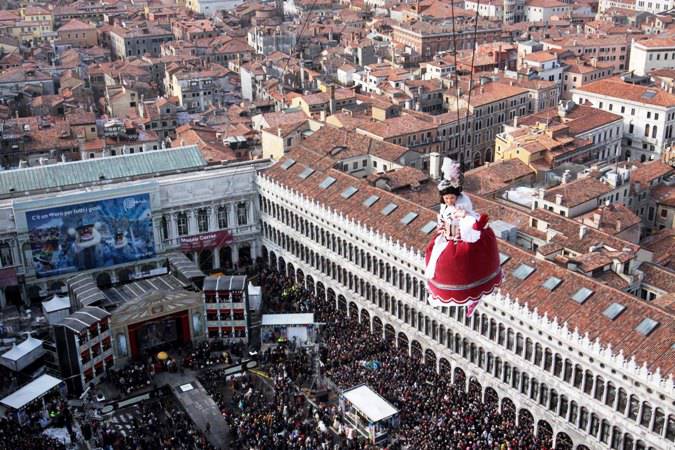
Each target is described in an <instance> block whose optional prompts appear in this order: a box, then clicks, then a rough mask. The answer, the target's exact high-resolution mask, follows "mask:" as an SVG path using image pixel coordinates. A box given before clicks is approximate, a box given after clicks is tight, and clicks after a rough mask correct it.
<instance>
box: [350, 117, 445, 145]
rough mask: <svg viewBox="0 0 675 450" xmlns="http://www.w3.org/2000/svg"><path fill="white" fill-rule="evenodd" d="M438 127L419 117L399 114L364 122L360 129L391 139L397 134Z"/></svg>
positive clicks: (418, 131)
mask: <svg viewBox="0 0 675 450" xmlns="http://www.w3.org/2000/svg"><path fill="white" fill-rule="evenodd" d="M436 128H437V127H436V126H435V125H433V124H430V123H428V122H425V121H423V120H420V119H417V118H415V117H412V116H409V115H403V116H397V117H392V118H390V119H387V120H385V121H383V122H380V121H375V120H373V121H370V122H364V123H362V124H361V125H360V126H359V127H358V129H360V130H363V131H366V132H368V133H371V134H373V135H375V136H379V137H381V138H382V139H390V138H393V137H396V136H401V135H406V134H412V133H420V132H425V131H431V130H434V129H436Z"/></svg>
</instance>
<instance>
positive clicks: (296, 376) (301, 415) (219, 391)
mask: <svg viewBox="0 0 675 450" xmlns="http://www.w3.org/2000/svg"><path fill="white" fill-rule="evenodd" d="M261 363H262V366H263V367H264V368H265V370H266V373H267V378H259V377H256V376H253V375H251V374H245V375H243V376H241V377H238V378H233V379H230V380H229V381H228V382H227V384H225V381H224V380H225V376H224V374H223V372H222V369H221V370H211V371H207V372H206V373H204V374H203V376H202V377H200V380H201V382H202V384H203V385H204V386H205V388H206V389H207V391H208V392H209V394H210V395H211V397H212V398H213V399H214V400H216V402H217V403H218V405H219V407H220V408H221V411H222V413H223V415H224V416H225V418H226V421H227V424H228V427H229V433H230V434H229V440H230V446H231V448H245V449H260V450H277V449H279V450H301V449H302V450H305V449H322V450H338V449H340V450H341V449H346V450H350V449H364V448H367V445H366V444H365V443H364V442H363V440H356V439H351V440H350V439H347V438H346V436H345V434H344V433H335V432H334V431H332V430H331V429H330V427H333V428H334V429H335V428H336V427H337V428H340V427H341V425H342V423H341V422H340V417H339V414H338V410H337V407H336V406H335V405H330V406H329V405H320V406H314V405H312V404H310V403H308V402H307V401H306V400H305V397H304V395H303V393H302V392H301V388H302V387H303V386H305V387H306V386H308V385H309V384H310V383H311V376H310V374H311V373H312V371H311V366H310V364H311V358H310V355H309V354H308V353H307V352H305V351H303V350H298V351H297V352H293V353H285V352H268V353H266V354H264V355H262V357H261ZM225 386H226V389H224V387H225Z"/></svg>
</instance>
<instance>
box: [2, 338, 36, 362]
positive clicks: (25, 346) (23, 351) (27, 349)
mask: <svg viewBox="0 0 675 450" xmlns="http://www.w3.org/2000/svg"><path fill="white" fill-rule="evenodd" d="M38 348H40V349H41V348H42V341H41V340H40V339H35V338H34V337H32V336H28V339H26V340H25V341H23V342H22V343H20V344H19V345H15V346H14V347H12V348H11V349H10V350H8V351H6V352H5V353H3V354H2V356H1V357H2V359H6V360H8V361H14V362H16V361H18V360H20V359H21V358H23V357H24V356H26V355H28V354H30V353H31V352H33V351H34V350H36V349H38Z"/></svg>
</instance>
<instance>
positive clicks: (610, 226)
mask: <svg viewBox="0 0 675 450" xmlns="http://www.w3.org/2000/svg"><path fill="white" fill-rule="evenodd" d="M596 219H597V220H596ZM575 220H578V221H579V222H581V223H583V224H584V225H588V226H591V227H593V228H595V229H597V230H601V231H604V232H605V233H607V234H617V233H620V232H622V231H624V230H626V229H628V228H631V227H633V226H635V225H639V224H640V217H638V216H637V215H635V213H633V211H631V210H630V208H628V207H626V206H624V205H622V204H620V203H618V204H610V205H608V206H601V207H600V208H598V209H596V210H593V211H590V212H588V213H586V214H584V215H582V216H579V217H576V218H575Z"/></svg>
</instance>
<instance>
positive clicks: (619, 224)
mask: <svg viewBox="0 0 675 450" xmlns="http://www.w3.org/2000/svg"><path fill="white" fill-rule="evenodd" d="M622 228H623V224H622V223H621V219H618V220H617V221H616V232H617V233H619V232H621V229H622Z"/></svg>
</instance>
